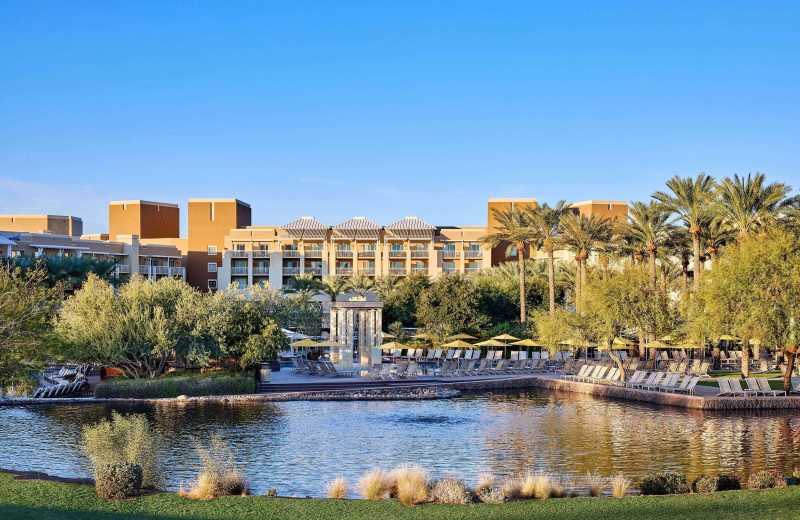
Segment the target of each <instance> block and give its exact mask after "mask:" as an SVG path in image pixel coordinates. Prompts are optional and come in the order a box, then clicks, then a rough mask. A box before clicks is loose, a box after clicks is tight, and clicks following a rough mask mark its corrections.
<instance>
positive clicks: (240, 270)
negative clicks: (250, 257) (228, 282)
mask: <svg viewBox="0 0 800 520" xmlns="http://www.w3.org/2000/svg"><path fill="white" fill-rule="evenodd" d="M231 274H232V275H237V274H244V275H246V274H247V267H231Z"/></svg>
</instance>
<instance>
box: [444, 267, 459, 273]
mask: <svg viewBox="0 0 800 520" xmlns="http://www.w3.org/2000/svg"><path fill="white" fill-rule="evenodd" d="M442 272H443V273H444V274H453V273H457V272H458V268H456V267H442Z"/></svg>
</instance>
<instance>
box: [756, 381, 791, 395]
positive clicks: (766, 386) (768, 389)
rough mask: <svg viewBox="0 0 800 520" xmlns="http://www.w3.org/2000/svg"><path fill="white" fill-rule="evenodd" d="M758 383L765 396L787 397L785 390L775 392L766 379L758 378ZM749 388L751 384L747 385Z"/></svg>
mask: <svg viewBox="0 0 800 520" xmlns="http://www.w3.org/2000/svg"><path fill="white" fill-rule="evenodd" d="M756 382H757V383H758V387H759V388H760V389H761V392H762V393H763V394H764V395H772V396H779V395H786V392H785V391H784V390H773V389H772V388H771V387H770V386H769V380H768V379H767V378H766V377H757V378H756ZM747 384H748V386H749V385H750V383H747Z"/></svg>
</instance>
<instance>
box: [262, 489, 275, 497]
mask: <svg viewBox="0 0 800 520" xmlns="http://www.w3.org/2000/svg"><path fill="white" fill-rule="evenodd" d="M264 496H265V497H269V498H275V497H277V496H278V490H277V489H275V488H274V487H271V488H267V490H266V491H265V492H264Z"/></svg>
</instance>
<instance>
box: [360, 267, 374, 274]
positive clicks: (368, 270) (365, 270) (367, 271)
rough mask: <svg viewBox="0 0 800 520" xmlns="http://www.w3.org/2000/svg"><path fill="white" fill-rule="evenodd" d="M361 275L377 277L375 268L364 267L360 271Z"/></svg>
mask: <svg viewBox="0 0 800 520" xmlns="http://www.w3.org/2000/svg"><path fill="white" fill-rule="evenodd" d="M358 273H359V274H365V275H367V276H375V268H374V267H362V268H360V269H359V270H358Z"/></svg>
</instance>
